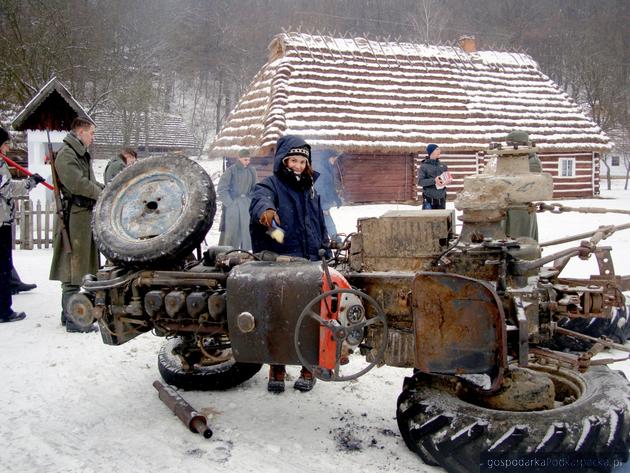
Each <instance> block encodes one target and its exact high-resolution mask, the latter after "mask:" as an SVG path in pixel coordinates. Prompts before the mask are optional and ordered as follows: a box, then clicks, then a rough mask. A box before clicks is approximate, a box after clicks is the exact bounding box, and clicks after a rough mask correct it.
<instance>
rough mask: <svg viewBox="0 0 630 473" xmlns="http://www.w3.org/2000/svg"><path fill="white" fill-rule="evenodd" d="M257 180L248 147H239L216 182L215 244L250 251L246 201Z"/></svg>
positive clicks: (249, 198) (250, 240)
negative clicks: (219, 210)
mask: <svg viewBox="0 0 630 473" xmlns="http://www.w3.org/2000/svg"><path fill="white" fill-rule="evenodd" d="M257 180H258V176H257V175H256V169H254V167H253V166H250V155H249V151H248V150H246V149H242V150H240V151H239V157H238V160H237V161H236V163H234V164H233V165H232V166H230V167H229V168H227V169H226V170H225V172H224V173H223V175H222V176H221V179H219V185H218V186H217V195H218V197H219V200H220V201H221V202H222V203H223V214H222V215H221V223H220V225H219V230H220V231H221V235H220V237H219V245H228V246H232V247H234V248H240V249H242V250H247V251H251V249H252V239H251V237H250V234H249V219H250V217H249V204H250V202H251V195H252V192H253V190H254V186H255V185H256V181H257Z"/></svg>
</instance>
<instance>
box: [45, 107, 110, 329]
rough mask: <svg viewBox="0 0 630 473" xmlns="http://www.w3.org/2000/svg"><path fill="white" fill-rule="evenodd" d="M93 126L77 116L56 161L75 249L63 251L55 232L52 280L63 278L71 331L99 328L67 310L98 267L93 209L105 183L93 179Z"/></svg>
mask: <svg viewBox="0 0 630 473" xmlns="http://www.w3.org/2000/svg"><path fill="white" fill-rule="evenodd" d="M94 129H95V126H94V123H92V122H91V121H90V120H88V119H87V118H81V117H79V118H75V119H74V121H73V122H72V131H71V132H70V133H68V134H67V135H66V137H65V138H64V140H63V146H62V147H61V149H60V150H59V152H58V153H57V157H56V159H55V161H54V163H55V164H54V165H55V170H56V171H57V179H58V185H59V188H60V190H61V193H62V201H63V206H64V214H65V220H66V222H65V223H66V228H67V229H68V234H69V237H70V245H71V247H72V251H71V252H70V253H67V252H65V251H64V248H63V244H62V238H61V232H55V239H54V242H53V259H52V264H51V268H50V279H52V280H56V281H61V290H62V297H61V305H62V313H61V323H62V324H64V325H65V326H66V330H67V331H68V332H90V331H94V330H96V327H94V325H91V326H88V327H85V326H80V325H78V324H77V323H75V322H74V321H72V319H71V318H70V317H69V316H68V310H67V309H68V307H67V303H68V300H69V299H70V297H71V296H72V295H73V294H76V293H77V292H79V289H80V287H81V280H82V279H83V276H84V275H86V274H94V273H96V271H97V270H98V268H99V254H98V248H97V246H96V243H95V242H94V238H93V236H92V208H93V207H94V204H95V203H96V199H98V196H99V195H100V193H101V190H102V188H103V185H102V184H100V183H99V182H97V181H96V179H95V178H94V171H93V170H92V159H91V157H90V153H89V152H88V147H89V146H90V145H91V144H92V142H93V141H94Z"/></svg>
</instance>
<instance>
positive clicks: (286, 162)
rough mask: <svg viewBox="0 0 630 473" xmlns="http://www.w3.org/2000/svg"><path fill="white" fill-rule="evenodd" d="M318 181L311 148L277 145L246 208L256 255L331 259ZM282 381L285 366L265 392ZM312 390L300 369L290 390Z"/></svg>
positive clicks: (290, 142) (290, 138)
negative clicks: (281, 233) (267, 253)
mask: <svg viewBox="0 0 630 473" xmlns="http://www.w3.org/2000/svg"><path fill="white" fill-rule="evenodd" d="M318 176H319V173H317V172H315V171H313V168H312V161H311V147H310V146H309V145H308V144H307V143H306V142H305V141H304V139H303V138H302V137H300V136H295V135H287V136H283V137H282V138H280V139H279V140H278V143H277V144H276V154H275V157H274V163H273V175H271V176H269V177H266V178H265V179H263V180H262V181H261V182H259V183H258V184H256V187H255V188H254V195H253V196H252V202H251V205H250V207H249V214H250V216H251V221H250V227H249V228H250V232H251V235H252V247H253V250H254V252H260V251H263V250H269V251H273V252H275V253H278V254H280V255H288V256H297V257H302V258H306V259H309V260H311V261H317V260H319V259H320V256H319V250H321V249H326V256H327V257H330V256H331V253H330V249H327V248H328V244H329V239H328V233H327V232H326V223H325V221H324V212H323V210H322V206H321V203H320V198H319V195H317V192H316V191H315V189H314V187H313V182H314V181H316V180H317V178H318ZM275 227H278V228H280V229H282V230H283V231H284V237H283V238H282V237H280V238H277V239H274V238H272V236H271V235H272V234H273V233H272V231H273V230H274V228H275ZM284 378H285V367H284V365H271V367H270V370H269V382H268V383H267V390H268V391H270V392H274V393H280V392H283V391H284ZM314 385H315V377H314V376H313V373H311V372H310V371H309V370H307V369H306V368H305V367H302V371H301V372H300V377H299V378H298V379H297V380H296V381H295V384H294V385H293V387H294V388H295V389H297V390H299V391H310V390H311V389H313V386H314Z"/></svg>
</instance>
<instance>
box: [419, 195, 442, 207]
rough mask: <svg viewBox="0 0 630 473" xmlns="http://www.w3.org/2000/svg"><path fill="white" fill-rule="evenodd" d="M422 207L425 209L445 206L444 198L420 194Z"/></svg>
mask: <svg viewBox="0 0 630 473" xmlns="http://www.w3.org/2000/svg"><path fill="white" fill-rule="evenodd" d="M422 208H423V209H425V210H427V209H428V210H431V209H433V210H439V209H445V208H446V198H443V199H436V198H434V197H427V196H426V195H423V196H422Z"/></svg>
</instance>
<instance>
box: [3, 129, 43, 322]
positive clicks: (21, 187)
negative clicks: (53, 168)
mask: <svg viewBox="0 0 630 473" xmlns="http://www.w3.org/2000/svg"><path fill="white" fill-rule="evenodd" d="M9 148H10V137H9V133H8V132H7V131H6V130H5V129H4V128H0V155H2V156H6V154H7V153H8V152H9ZM40 182H44V178H43V177H42V176H40V175H39V174H33V175H32V176H30V177H29V178H28V179H25V180H23V181H14V180H13V179H12V177H11V172H10V171H9V166H8V165H7V163H6V162H5V161H4V159H2V157H0V281H1V282H0V323H2V322H16V321H18V320H22V319H23V318H25V317H26V314H25V313H24V312H15V311H14V310H13V309H12V308H11V306H12V305H13V298H12V297H11V295H12V286H11V284H10V281H11V272H12V270H13V271H14V268H13V255H12V249H11V248H12V243H13V236H12V234H11V224H12V223H13V219H14V218H15V207H14V202H13V198H14V197H15V196H16V195H18V194H21V193H22V192H23V191H29V190H31V189H33V188H34V187H35V186H36V185H37V184H39V183H40ZM16 274H17V273H16Z"/></svg>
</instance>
